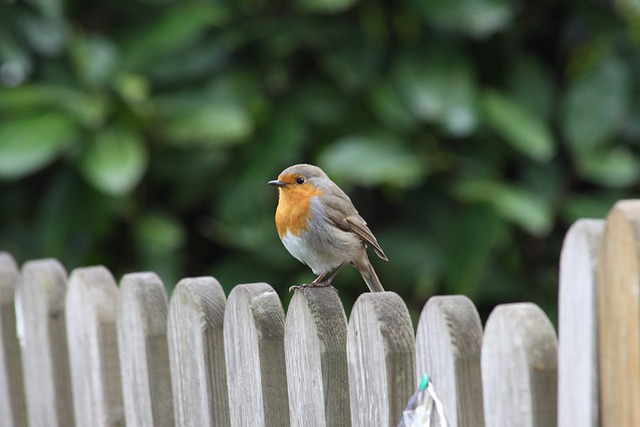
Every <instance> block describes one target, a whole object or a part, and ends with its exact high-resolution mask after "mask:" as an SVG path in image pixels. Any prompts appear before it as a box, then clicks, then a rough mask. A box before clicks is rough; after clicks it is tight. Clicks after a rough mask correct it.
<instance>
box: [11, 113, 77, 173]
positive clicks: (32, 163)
mask: <svg viewBox="0 0 640 427" xmlns="http://www.w3.org/2000/svg"><path fill="white" fill-rule="evenodd" d="M77 130H78V129H77V127H76V124H75V123H74V122H73V120H71V119H70V118H68V117H67V116H66V115H64V114H60V113H54V112H50V113H45V114H40V115H34V116H27V117H21V118H11V120H5V121H4V122H3V123H1V124H0V178H8V179H19V178H22V177H24V176H27V175H30V174H32V173H34V172H37V171H38V170H40V169H42V168H44V167H45V166H47V165H48V164H50V163H51V162H53V161H54V160H55V159H56V158H58V156H60V155H61V154H62V153H63V152H64V151H65V150H66V149H67V148H68V147H69V145H70V144H71V143H72V142H73V141H74V139H75V138H76V134H77Z"/></svg>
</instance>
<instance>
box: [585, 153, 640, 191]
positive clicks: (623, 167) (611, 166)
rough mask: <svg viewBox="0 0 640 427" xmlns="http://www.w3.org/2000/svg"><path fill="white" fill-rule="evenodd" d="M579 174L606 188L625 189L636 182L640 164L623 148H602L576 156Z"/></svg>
mask: <svg viewBox="0 0 640 427" xmlns="http://www.w3.org/2000/svg"><path fill="white" fill-rule="evenodd" d="M577 165H578V170H579V171H580V173H581V174H582V175H583V176H584V177H585V178H587V179H590V180H592V181H595V182H597V183H598V184H601V185H603V186H606V187H614V188H615V187H620V188H621V187H627V186H630V185H632V184H635V183H636V182H638V178H640V162H639V161H638V159H637V157H636V156H635V155H634V154H633V153H632V152H631V150H629V148H628V147H625V146H617V147H603V148H601V149H595V150H591V151H586V152H583V153H580V154H579V155H578V156H577Z"/></svg>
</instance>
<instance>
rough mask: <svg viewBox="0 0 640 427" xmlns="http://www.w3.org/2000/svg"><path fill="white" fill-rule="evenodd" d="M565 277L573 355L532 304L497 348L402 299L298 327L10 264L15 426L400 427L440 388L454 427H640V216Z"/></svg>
mask: <svg viewBox="0 0 640 427" xmlns="http://www.w3.org/2000/svg"><path fill="white" fill-rule="evenodd" d="M559 271H560V275H559V284H560V292H559V335H558V338H556V333H555V330H554V328H553V325H552V324H551V322H550V321H549V319H548V318H547V317H546V316H545V314H544V313H543V312H542V310H541V309H540V308H539V307H537V306H536V305H534V304H531V303H519V304H504V305H500V306H498V307H496V308H495V309H494V311H493V312H492V313H491V315H490V316H489V318H488V320H487V322H486V325H485V327H484V330H483V328H482V325H481V322H480V318H479V316H478V313H477V310H476V308H475V307H474V305H473V304H472V302H471V301H470V300H469V299H468V298H466V297H464V296H438V297H433V298H431V299H430V300H429V301H428V302H427V304H426V305H425V306H424V308H423V310H422V313H421V315H420V319H419V322H418V324H417V325H412V323H411V319H410V317H409V312H408V310H407V306H406V305H405V302H403V301H402V299H401V298H400V297H399V296H398V295H396V294H394V293H393V292H384V293H365V294H363V295H361V296H360V298H359V299H358V300H357V301H356V303H355V305H354V306H353V309H352V312H351V315H350V316H349V318H347V317H346V316H345V312H344V308H343V307H342V304H341V301H340V298H339V296H338V294H337V293H336V292H335V291H334V290H333V289H331V288H324V289H323V288H316V289H302V290H299V291H297V292H296V293H295V294H294V295H293V298H292V300H291V302H290V304H289V309H288V312H287V313H286V315H285V312H284V310H283V308H282V304H281V302H280V299H279V298H278V295H277V293H276V292H275V291H274V290H273V289H272V288H271V286H269V285H268V284H265V283H256V284H246V285H238V286H235V287H234V288H233V290H232V291H231V292H230V294H229V296H228V299H227V297H226V296H225V293H224V290H223V288H222V286H221V285H220V284H219V283H218V282H217V280H216V279H214V278H212V277H199V278H189V279H183V280H181V281H180V282H179V283H178V285H177V286H176V288H175V290H174V292H173V294H172V296H171V298H170V299H169V298H167V295H166V294H165V291H164V286H163V284H162V282H161V281H160V279H159V278H158V277H157V276H156V275H155V274H153V273H134V274H128V275H126V276H124V277H123V278H122V280H121V281H120V285H119V286H117V284H116V281H115V279H114V278H113V276H112V275H111V273H110V272H109V271H108V270H107V269H106V268H104V267H88V268H78V269H75V270H73V271H72V272H71V274H70V276H69V277H68V278H67V275H66V271H65V269H64V267H63V266H62V265H61V264H60V263H59V262H57V261H56V260H52V259H48V260H35V261H29V262H25V263H24V264H23V265H22V267H21V268H19V267H18V265H17V264H16V262H15V260H14V259H13V257H12V256H11V255H9V254H8V253H0V425H2V426H10V427H14V426H16V427H17V426H40V425H53V426H73V425H76V426H89V425H90V426H96V427H102V426H123V425H125V424H126V425H129V426H136V425H140V426H142V425H144V426H147V425H149V426H173V425H177V426H185V427H186V426H195V425H197V426H214V425H216V426H217V425H231V426H260V425H264V426H287V425H293V426H325V425H330V426H350V425H354V426H359V425H363V426H365V425H366V426H394V425H397V424H398V422H399V421H400V420H401V419H402V416H403V409H404V406H405V405H406V403H407V401H408V400H409V399H410V397H411V396H412V394H413V393H414V392H415V391H416V388H417V387H418V384H420V380H421V378H423V376H424V374H428V376H429V381H430V382H429V390H435V392H436V394H437V396H438V397H439V398H440V400H441V401H442V410H443V412H444V415H445V416H446V419H447V422H448V425H449V426H452V427H456V426H459V427H462V426H465V427H466V426H472V427H473V426H478V427H482V426H487V427H488V426H492V427H494V426H497V427H500V426H510V427H511V426H528V427H529V426H531V427H534V426H544V427H553V426H555V425H557V426H559V427H584V426H587V427H597V426H604V427H612V426H616V427H618V426H623V427H632V426H637V425H640V410H639V409H638V408H640V406H638V404H637V403H638V402H639V401H640V385H639V384H640V326H639V325H640V201H623V202H619V203H617V204H616V205H615V206H614V207H613V208H612V210H611V213H610V214H609V216H608V218H607V219H606V221H603V220H580V221H578V222H576V224H574V226H573V227H571V229H570V230H569V231H568V233H567V236H566V239H565V242H564V246H563V249H562V254H561V258H560V268H559ZM414 326H415V328H414ZM414 330H415V331H416V332H415V334H414ZM598 331H600V334H598ZM422 385H426V383H422ZM422 385H421V386H422ZM431 425H433V426H440V425H441V424H440V422H439V418H437V417H436V416H433V417H432V424H431Z"/></svg>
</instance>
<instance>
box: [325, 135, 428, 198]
mask: <svg viewBox="0 0 640 427" xmlns="http://www.w3.org/2000/svg"><path fill="white" fill-rule="evenodd" d="M318 163H319V164H320V165H321V166H322V168H323V169H324V170H325V171H326V172H327V173H328V174H330V175H336V176H342V177H343V178H344V179H346V180H348V181H351V182H353V183H358V184H362V185H366V186H373V185H379V184H389V185H393V186H396V187H409V186H411V185H415V184H417V183H418V182H419V181H420V180H421V179H422V178H423V177H424V175H425V174H426V165H425V164H424V163H423V162H422V160H421V158H420V156H418V155H417V153H414V152H412V151H411V150H409V149H408V148H406V147H405V146H403V145H401V144H399V143H397V142H395V141H390V140H386V139H383V138H372V137H367V136H359V135H355V136H349V137H346V138H343V139H340V140H338V141H336V142H334V143H333V144H331V145H330V146H329V147H328V148H327V149H326V150H325V151H324V152H322V154H321V155H320V157H319V158H318Z"/></svg>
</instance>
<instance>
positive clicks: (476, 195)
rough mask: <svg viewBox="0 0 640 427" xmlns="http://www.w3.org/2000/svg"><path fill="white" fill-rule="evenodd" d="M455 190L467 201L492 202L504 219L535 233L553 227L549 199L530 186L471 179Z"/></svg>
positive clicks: (459, 184)
mask: <svg viewBox="0 0 640 427" xmlns="http://www.w3.org/2000/svg"><path fill="white" fill-rule="evenodd" d="M455 193H456V194H457V196H458V197H459V198H460V199H461V200H463V201H465V202H483V203H488V204H489V205H491V206H493V208H494V209H495V210H496V211H497V212H498V214H500V215H501V216H502V217H503V218H505V219H507V220H509V221H512V222H514V223H516V224H518V225H519V226H521V227H522V228H524V229H525V230H527V231H528V232H529V233H531V234H533V235H537V236H541V235H545V234H547V233H548V232H549V231H550V230H551V227H552V226H553V211H552V209H551V206H550V205H549V202H547V201H546V200H544V199H543V198H542V197H540V196H539V195H537V194H536V193H534V192H532V191H530V190H528V189H525V188H522V187H518V186H514V185H507V184H503V183H500V182H495V181H490V180H473V181H470V180H469V181H462V182H460V183H458V185H457V186H456V188H455Z"/></svg>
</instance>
